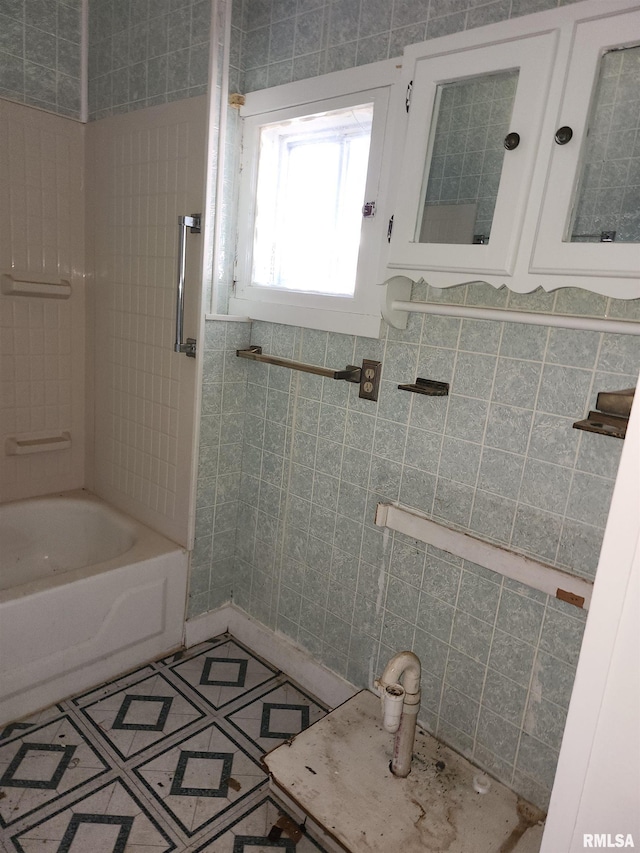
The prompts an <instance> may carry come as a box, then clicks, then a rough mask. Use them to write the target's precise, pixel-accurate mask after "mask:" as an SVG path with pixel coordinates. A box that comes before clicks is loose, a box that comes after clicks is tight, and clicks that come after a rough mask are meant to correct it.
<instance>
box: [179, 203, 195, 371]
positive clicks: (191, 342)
mask: <svg viewBox="0 0 640 853" xmlns="http://www.w3.org/2000/svg"><path fill="white" fill-rule="evenodd" d="M200 220H201V214H199V213H192V214H191V216H179V217H178V227H179V228H180V240H179V243H178V293H177V300H176V342H175V345H174V350H175V351H176V352H183V353H184V354H185V355H186V356H187V357H188V358H195V357H196V339H195V338H187V340H186V343H185V342H184V341H183V340H182V333H183V325H184V282H185V274H186V270H187V228H189V229H190V231H191V233H192V234H199V233H200Z"/></svg>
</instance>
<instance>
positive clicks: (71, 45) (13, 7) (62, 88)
mask: <svg viewBox="0 0 640 853" xmlns="http://www.w3.org/2000/svg"><path fill="white" fill-rule="evenodd" d="M80 6H81V0H39V2H38V0H0V97H6V98H10V99H11V100H14V101H19V102H20V103H23V104H30V105H31V106H34V107H41V108H42V109H45V110H49V111H51V112H56V113H58V114H59V115H64V116H71V117H73V118H79V117H80V85H81V84H80V30H81V27H80Z"/></svg>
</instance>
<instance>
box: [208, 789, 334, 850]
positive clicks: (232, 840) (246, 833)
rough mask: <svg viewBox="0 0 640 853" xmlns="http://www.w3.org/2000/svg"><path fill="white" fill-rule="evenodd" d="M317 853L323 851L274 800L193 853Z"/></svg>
mask: <svg viewBox="0 0 640 853" xmlns="http://www.w3.org/2000/svg"><path fill="white" fill-rule="evenodd" d="M274 848H275V849H278V850H282V851H283V853H317V851H319V850H320V851H322V850H323V848H322V847H321V846H320V845H319V844H318V843H317V842H316V841H314V840H313V839H312V838H310V837H309V836H308V835H303V834H301V833H300V830H299V828H298V825H297V823H296V821H295V820H294V819H293V818H292V817H291V816H290V815H288V814H287V812H286V811H285V810H284V809H283V808H282V807H281V806H280V805H278V803H276V802H275V800H273V799H272V798H271V797H265V798H264V799H263V800H261V801H260V802H259V803H257V804H256V805H254V806H252V807H251V808H250V809H249V810H248V811H247V812H245V814H243V815H241V816H240V817H239V818H238V819H237V820H235V821H234V822H233V823H231V824H230V825H229V826H227V827H225V828H224V829H223V830H222V831H221V832H219V833H217V834H216V835H214V836H213V838H210V839H209V840H208V841H206V842H205V843H204V844H203V845H202V846H201V847H197V848H196V849H195V850H194V853H274Z"/></svg>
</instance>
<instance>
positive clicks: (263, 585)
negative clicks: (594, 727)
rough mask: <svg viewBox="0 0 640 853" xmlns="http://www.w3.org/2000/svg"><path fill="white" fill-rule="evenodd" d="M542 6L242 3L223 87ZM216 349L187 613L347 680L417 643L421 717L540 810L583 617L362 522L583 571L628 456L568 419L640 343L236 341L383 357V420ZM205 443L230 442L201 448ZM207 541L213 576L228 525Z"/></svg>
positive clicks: (451, 325) (489, 335)
mask: <svg viewBox="0 0 640 853" xmlns="http://www.w3.org/2000/svg"><path fill="white" fill-rule="evenodd" d="M556 5H559V4H558V3H557V2H555V0H549V2H546V0H543V2H538V0H523V1H522V2H518V3H503V2H493V3H487V4H483V5H482V6H478V5H477V4H476V3H472V2H468V3H467V2H465V0H462V2H459V3H458V2H456V3H455V4H453V3H441V2H439V0H430V2H425V3H422V2H414V0H406V2H402V3H395V4H390V3H386V2H375V3H371V2H366V3H364V2H363V3H361V2H359V0H341V2H338V0H330V2H324V3H323V2H321V0H305V2H301V1H300V0H298V2H297V3H294V2H288V0H244V3H243V4H242V7H241V8H240V4H234V18H233V31H232V47H233V49H232V56H231V63H232V69H231V81H232V82H231V87H232V90H233V89H234V88H235V86H234V82H235V81H236V80H237V81H238V88H239V89H240V91H249V90H251V89H258V88H263V87H265V86H269V85H276V84H279V83H283V82H288V81H290V80H296V79H302V78H305V77H309V76H314V75H316V74H319V73H324V72H327V71H332V70H337V69H340V68H345V67H349V66H352V65H356V64H363V63H366V62H370V61H374V60H378V59H384V58H386V57H389V56H397V55H399V54H400V53H401V52H402V49H403V47H404V46H405V45H406V44H409V43H412V42H417V41H421V40H423V39H424V38H425V37H426V38H431V37H435V36H437V35H442V34H445V33H449V32H454V31H458V30H462V29H466V28H469V27H474V26H478V25H480V24H483V23H490V22H492V21H496V20H501V19H504V18H506V17H509V16H510V15H520V14H526V13H527V12H533V11H539V10H541V9H544V8H552V7H555V6H556ZM245 72H246V73H245ZM230 144H232V141H231V142H230ZM232 214H233V211H232V210H231V209H229V210H228V211H227V215H232ZM414 298H417V299H423V298H428V299H432V300H435V301H445V302H446V301H453V302H459V303H465V304H481V305H489V306H498V307H511V308H515V309H522V310H533V311H551V312H553V311H555V312H557V313H568V314H572V313H575V314H586V315H592V316H611V317H614V316H624V317H634V318H637V317H640V305H639V304H638V302H634V303H625V302H620V303H616V302H615V301H609V300H607V299H605V298H603V297H600V296H597V295H595V294H589V293H587V292H575V291H560V292H558V293H557V294H545V293H535V294H529V295H517V294H509V293H508V292H506V291H494V290H493V289H492V288H490V287H485V286H470V287H469V288H467V287H461V288H455V289H450V290H447V291H444V292H442V293H439V292H437V291H430V292H425V291H424V287H416V288H415V292H414ZM218 310H219V309H218ZM209 325H210V324H208V326H209ZM208 334H209V336H210V338H209V346H210V348H211V349H212V353H207V360H206V362H205V376H204V382H205V385H204V389H205V399H208V400H209V401H210V405H211V406H213V408H212V409H211V408H209V409H207V410H205V414H204V415H203V426H205V428H207V429H208V428H209V427H212V428H213V435H214V438H213V439H211V438H210V434H208V435H207V445H206V446H205V448H204V451H202V450H201V457H200V494H199V507H200V509H199V511H198V519H199V521H202V524H199V528H198V534H199V537H200V538H201V539H202V544H201V546H200V549H198V547H197V551H198V558H197V563H196V566H195V568H194V570H193V579H194V581H195V583H196V584H197V585H196V586H192V597H191V602H190V614H191V615H192V616H193V615H197V614H198V613H202V612H204V611H205V610H206V609H207V608H212V607H215V606H217V605H218V604H220V603H222V602H223V601H225V600H227V599H228V598H229V597H232V598H233V601H234V602H235V603H236V604H238V605H239V606H241V607H243V608H245V609H246V610H247V611H248V612H249V613H250V614H251V615H252V616H254V617H255V618H258V619H259V620H261V621H262V622H264V623H265V624H267V625H269V626H271V627H272V628H274V629H275V630H279V631H282V632H283V633H285V634H286V635H288V636H289V637H291V638H292V639H293V640H294V641H296V642H297V643H298V644H300V645H301V646H303V647H304V648H306V649H307V650H309V651H310V652H311V653H312V654H313V655H314V656H315V657H316V658H318V659H319V660H321V661H323V662H324V663H325V664H326V665H327V666H329V667H331V668H332V669H334V670H335V671H337V672H339V673H341V674H343V675H345V676H346V677H347V678H349V679H350V680H352V681H353V682H354V683H356V684H358V685H362V686H365V685H368V684H370V683H371V679H372V676H373V675H375V674H377V673H379V672H380V671H381V670H382V668H383V666H384V664H385V663H386V661H387V659H388V658H389V657H390V656H391V655H392V654H393V653H395V652H396V651H398V650H399V649H401V648H409V649H413V650H414V651H416V653H417V654H418V655H419V656H420V657H421V659H422V664H423V668H424V675H423V684H422V687H423V713H422V715H421V716H422V719H423V720H424V722H425V723H426V724H427V725H429V727H430V728H432V729H433V730H434V731H436V733H437V734H438V735H439V736H440V737H442V738H443V739H444V740H446V741H448V742H449V743H451V744H453V745H454V746H455V747H456V748H458V749H460V750H462V751H463V752H465V753H466V754H468V755H470V756H472V758H473V759H474V760H475V761H477V762H478V763H479V764H480V765H482V766H484V767H486V768H488V769H489V770H490V771H491V772H493V773H494V774H495V775H497V776H498V777H499V778H501V779H503V780H504V781H506V782H507V783H508V784H509V785H511V786H512V787H513V788H514V789H515V790H517V791H519V792H520V793H522V794H524V795H525V796H526V797H528V798H530V799H532V800H533V801H534V802H536V803H537V804H539V805H541V806H543V807H544V806H545V805H546V804H547V802H548V799H549V794H550V789H551V785H552V782H553V776H554V773H555V765H556V760H557V755H558V750H559V746H560V740H561V737H562V731H563V727H564V720H565V716H566V709H567V705H568V701H569V697H570V693H571V688H572V684H573V677H574V671H575V665H576V661H577V658H578V654H579V649H580V643H581V638H582V631H583V627H584V615H585V614H584V613H583V612H582V611H579V610H577V609H575V608H573V607H571V606H570V605H565V604H563V603H561V602H558V601H556V600H555V599H551V598H548V597H547V596H545V595H542V594H539V593H537V592H535V591H533V590H531V589H529V588H527V587H524V586H521V585H519V584H515V583H513V582H511V581H507V580H504V581H503V580H502V578H501V577H500V576H498V575H496V574H494V573H492V572H489V571H487V570H485V569H482V568H480V567H478V566H475V565H473V564H470V563H461V561H459V560H457V559H456V558H454V557H452V556H451V555H450V554H446V553H443V552H438V551H435V550H434V549H432V548H429V549H427V548H425V547H424V546H423V545H421V544H420V543H417V542H414V541H411V540H409V539H407V538H406V537H403V536H401V535H397V534H396V535H394V534H390V535H385V534H384V533H383V532H381V531H380V530H379V529H378V528H375V527H374V526H373V516H374V509H375V504H376V503H377V502H378V501H379V500H384V499H387V500H400V501H401V502H402V503H404V504H408V505H410V506H414V507H417V508H419V509H420V510H422V511H424V512H427V513H428V514H430V515H432V516H433V517H434V518H435V519H438V520H441V521H443V522H444V523H446V524H449V525H452V526H454V527H458V528H460V529H463V530H468V531H470V532H472V533H474V534H476V535H479V536H481V537H483V538H486V539H488V540H490V541H494V542H498V543H501V544H504V545H506V546H508V547H510V548H511V549H513V550H515V551H519V552H521V553H526V554H530V555H531V556H533V557H536V558H538V559H539V560H542V561H543V562H546V563H551V564H554V565H556V566H559V567H562V568H565V569H567V570H569V571H571V572H574V573H576V574H579V575H583V576H586V577H593V575H594V572H595V568H596V565H597V559H598V553H599V549H600V544H601V540H602V534H603V529H604V525H605V522H606V516H607V512H608V507H609V502H610V498H611V492H612V488H613V483H614V478H615V474H616V469H617V465H618V461H619V455H620V449H621V442H619V441H617V440H615V439H611V438H605V437H602V436H597V435H593V434H587V433H580V432H578V431H577V430H574V429H572V424H573V421H574V420H576V419H578V418H581V417H583V416H584V415H585V414H586V412H587V411H588V410H589V408H591V407H593V405H594V403H595V396H596V394H597V392H598V391H599V390H603V389H605V388H610V389H612V388H614V389H615V388H623V387H627V386H631V385H634V384H635V383H636V380H637V373H638V369H639V367H640V344H639V343H638V342H637V341H636V340H635V339H633V338H631V337H626V336H616V335H600V334H596V333H587V332H572V331H564V330H553V329H550V328H546V327H537V326H521V325H513V324H506V323H505V324H502V323H489V322H482V321H461V320H458V319H455V318H437V317H423V316H422V315H412V317H411V319H410V322H409V326H408V328H407V330H406V331H403V332H398V331H395V330H392V329H388V330H387V333H386V335H385V338H384V340H382V341H372V340H370V339H362V338H352V337H349V336H344V335H332V334H326V333H322V332H316V331H310V330H305V329H298V328H291V327H287V326H280V325H272V324H266V323H255V324H253V328H252V331H251V342H252V343H256V344H261V345H263V346H264V348H265V351H268V352H271V353H274V354H277V355H282V356H285V357H294V358H300V359H302V360H304V361H308V362H311V363H315V364H325V365H327V366H330V367H342V366H344V365H345V364H347V363H356V364H357V363H358V362H359V361H360V360H361V359H362V358H363V357H368V358H378V359H380V360H382V361H383V363H384V373H383V382H382V394H381V398H380V401H379V402H378V403H377V404H375V403H369V402H366V401H361V400H359V399H358V397H357V390H356V389H354V388H352V387H351V386H349V385H348V384H346V383H340V382H332V381H331V380H326V379H320V378H318V377H314V376H308V375H305V374H297V373H292V372H290V371H288V370H286V369H283V368H276V367H273V366H272V367H268V366H265V365H258V364H248V365H246V366H245V365H240V364H237V363H235V359H234V356H233V349H234V348H235V344H236V343H237V342H239V341H240V339H241V338H245V337H246V334H245V332H242V333H237V332H234V340H233V341H232V342H228V341H227V340H226V338H224V339H223V337H222V332H221V331H219V330H218V331H216V330H214V329H213V327H212V328H211V329H209V330H208ZM223 340H224V344H223ZM213 353H215V355H214V354H213ZM245 373H246V377H247V385H246V391H243V376H244V374H245ZM416 376H423V377H429V378H435V379H440V380H445V381H449V382H451V394H450V396H449V397H448V398H426V397H418V396H417V395H410V394H407V393H405V392H401V391H399V390H398V389H397V385H398V383H399V382H406V381H408V380H412V379H414V378H415V377H416ZM227 384H228V386H229V391H228V393H227V397H226V400H227V402H226V403H223V400H224V390H223V389H225V388H226V387H227ZM227 405H229V406H231V407H232V409H231V410H227V409H225V408H223V406H227ZM243 413H244V417H243ZM205 421H206V424H205ZM223 424H224V427H223ZM231 424H233V430H234V432H233V433H231V432H230V429H231ZM219 429H220V430H222V429H224V435H225V436H226V440H221V441H218V443H217V444H216V438H215V437H216V436H217V435H218V430H219ZM240 434H243V441H244V445H243V449H242V455H241V461H240V463H239V462H238V452H239V449H238V447H237V444H238V440H237V439H238V437H239V436H240ZM232 438H233V439H234V440H233V441H232V440H231V439H232ZM216 448H217V451H218V452H216ZM221 459H222V460H223V461H222V468H221V469H220V468H219V466H220V460H221ZM239 465H240V467H241V474H240V477H241V480H240V488H239V492H237V491H236V489H237V484H238V476H239V467H238V466H239ZM220 470H222V471H224V472H225V473H224V475H223V476H224V477H225V479H224V480H223V481H220V476H219V473H220ZM227 472H230V476H228V474H227ZM220 482H222V486H221V488H222V492H221V495H220V496H218V492H217V491H215V490H216V489H217V488H218V486H219V484H220ZM227 488H229V489H230V491H227ZM236 497H238V498H239V505H238V507H237V508H233V507H231V506H229V505H231V504H234V503H235V501H236ZM219 505H220V506H222V507H225V509H224V510H223V511H222V518H223V521H224V523H225V524H227V523H228V521H227V519H228V518H229V515H230V514H233V513H234V512H236V509H237V512H238V525H237V534H236V539H235V562H234V572H235V574H234V576H233V582H230V581H229V578H230V575H229V571H230V564H228V563H226V564H225V565H224V566H223V567H222V568H220V567H219V566H216V565H215V563H216V561H217V554H218V551H217V542H218V537H217V535H216V534H215V530H214V528H213V526H212V525H213V523H214V518H215V517H216V516H215V512H216V509H215V508H216V507H217V506H219ZM212 532H213V533H214V535H213V536H211V533H212ZM221 532H222V533H223V534H224V535H223V538H222V539H221V542H222V545H223V555H224V556H223V557H222V560H226V557H227V554H228V553H229V552H228V550H227V549H226V544H228V539H227V538H226V533H227V530H226V529H225V528H224V527H223V528H221Z"/></svg>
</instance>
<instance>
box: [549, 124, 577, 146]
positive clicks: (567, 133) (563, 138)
mask: <svg viewBox="0 0 640 853" xmlns="http://www.w3.org/2000/svg"><path fill="white" fill-rule="evenodd" d="M572 136H573V131H572V130H571V128H570V127H567V125H565V126H564V127H559V128H558V129H557V130H556V135H555V136H554V137H553V138H554V139H555V141H556V142H557V143H558V145H566V144H567V142H569V141H570V139H571V137H572Z"/></svg>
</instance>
